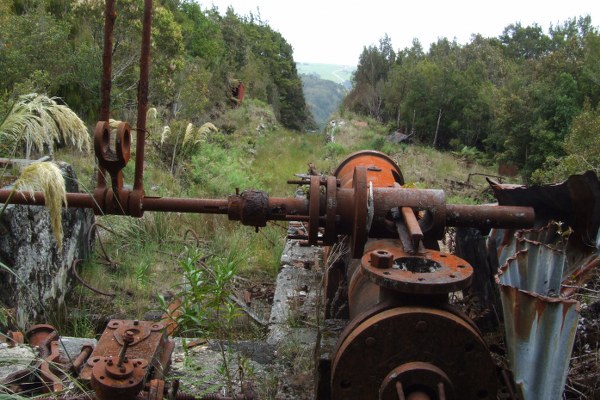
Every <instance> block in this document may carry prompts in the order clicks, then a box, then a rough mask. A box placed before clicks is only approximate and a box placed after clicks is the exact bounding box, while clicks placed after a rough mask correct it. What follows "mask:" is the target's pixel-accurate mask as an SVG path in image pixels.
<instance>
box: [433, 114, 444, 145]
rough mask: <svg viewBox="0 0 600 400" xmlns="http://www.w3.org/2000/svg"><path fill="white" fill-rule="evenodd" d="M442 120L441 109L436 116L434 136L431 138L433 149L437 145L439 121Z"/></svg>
mask: <svg viewBox="0 0 600 400" xmlns="http://www.w3.org/2000/svg"><path fill="white" fill-rule="evenodd" d="M441 120H442V109H441V108H440V113H439V114H438V120H437V125H436V126H435V136H434V137H433V147H435V146H436V144H437V139H438V132H439V130H440V121H441Z"/></svg>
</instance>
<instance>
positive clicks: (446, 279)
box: [0, 0, 535, 400]
mask: <svg viewBox="0 0 600 400" xmlns="http://www.w3.org/2000/svg"><path fill="white" fill-rule="evenodd" d="M151 10H152V0H145V2H144V15H143V32H142V51H141V60H140V83H139V88H138V120H137V126H136V127H135V128H131V127H130V126H129V125H128V124H127V123H125V122H123V123H121V124H120V125H119V126H118V127H117V129H116V132H113V130H111V128H110V125H109V122H108V120H109V108H110V107H109V106H110V87H111V67H112V60H111V58H112V30H113V25H114V21H115V18H116V13H115V8H114V0H107V1H106V9H105V16H106V18H105V35H104V40H105V43H104V56H103V74H102V104H101V110H100V118H99V120H100V121H99V122H98V123H97V125H96V129H95V132H94V146H95V154H96V157H97V160H98V180H97V187H96V188H95V190H94V191H93V193H92V194H86V193H69V194H67V201H68V206H69V207H80V208H91V209H93V210H94V212H95V213H96V214H98V215H104V214H119V215H130V216H136V217H140V216H142V215H143V213H144V212H145V211H176V212H189V213H207V214H226V215H227V216H228V217H229V219H230V220H234V221H240V222H241V223H242V224H244V225H249V226H254V227H256V229H258V228H260V227H264V226H265V225H266V224H267V222H268V221H273V220H282V221H303V222H306V223H308V230H307V235H306V236H305V237H303V238H302V239H305V240H306V241H307V242H308V244H311V245H332V244H334V243H336V242H338V240H340V238H344V239H343V240H347V241H348V245H349V248H350V255H351V258H352V259H353V261H352V262H351V263H349V264H348V267H345V268H344V269H343V270H336V269H330V271H329V273H328V275H327V277H326V290H325V295H326V302H328V303H331V302H332V300H333V297H334V294H335V293H336V291H337V290H338V289H339V287H340V285H341V284H342V282H344V281H346V282H349V284H348V290H347V303H348V309H347V311H346V312H347V314H346V315H345V317H346V318H348V319H349V322H348V325H347V326H346V329H345V330H344V332H343V333H342V335H341V337H340V339H339V342H338V345H337V347H336V349H335V351H334V352H333V353H332V354H331V357H330V359H329V361H328V362H327V363H325V364H326V365H325V366H324V367H323V368H321V376H320V378H319V389H318V392H319V393H318V395H317V397H318V398H320V399H323V400H325V399H335V400H339V399H411V400H416V399H440V400H442V399H459V398H460V399H493V398H495V395H496V384H495V382H496V379H495V367H494V363H493V361H492V359H491V356H490V354H489V352H488V350H487V349H486V345H485V343H484V342H483V340H482V338H481V334H480V333H479V331H478V329H477V327H476V326H475V325H474V324H473V322H472V321H471V320H470V319H469V318H468V317H466V316H465V315H463V314H462V313H461V312H459V311H458V310H457V309H455V308H454V307H452V306H451V305H450V304H448V294H449V293H451V292H456V291H460V290H462V289H464V288H466V287H468V286H469V285H470V282H471V277H472V275H473V267H472V266H471V265H469V264H468V263H467V262H466V261H464V260H462V259H460V258H457V257H455V256H453V255H451V254H447V253H444V252H440V251H439V249H438V245H437V241H438V240H439V239H441V238H442V236H443V233H444V229H445V228H446V227H448V226H469V227H480V228H492V227H500V228H525V227H531V226H532V225H533V222H534V216H535V215H534V210H533V208H530V207H516V206H472V205H450V204H446V202H445V196H444V192H443V191H441V190H429V189H427V190H424V189H413V188H405V187H403V184H404V180H403V176H402V173H401V171H400V168H399V167H398V166H397V165H396V163H395V162H394V161H393V160H392V159H390V158H389V157H388V156H386V155H384V154H382V153H378V152H375V151H363V152H359V153H356V154H353V155H351V156H350V157H348V158H347V159H346V160H345V161H343V162H342V163H341V164H340V166H339V167H338V168H337V169H336V171H335V173H334V174H333V175H331V176H309V177H306V178H304V179H300V180H295V181H289V183H290V184H300V185H306V186H308V192H307V193H308V194H307V196H306V198H288V197H269V196H268V195H267V194H266V193H265V192H262V191H257V190H245V191H243V192H241V193H236V194H234V195H231V196H229V197H228V198H225V199H199V198H164V197H151V196H146V195H145V192H144V186H143V164H144V146H145V137H146V133H147V132H146V128H145V126H146V120H145V118H146V110H147V108H148V106H147V103H148V100H147V96H148V75H149V50H150V28H151V20H152V15H151ZM133 130H135V131H136V133H137V134H136V136H137V140H136V151H135V155H136V162H135V176H134V183H133V186H132V188H127V187H126V186H125V185H124V181H123V173H122V171H123V168H124V167H125V166H126V165H127V163H128V161H129V159H130V154H131V148H130V146H131V143H132V137H131V135H132V133H131V132H132V131H133ZM7 199H9V200H10V202H12V203H16V204H29V205H43V204H44V203H45V199H44V195H43V194H42V193H40V192H36V193H34V194H33V195H30V194H29V193H28V194H25V193H20V192H17V193H14V195H13V194H11V191H10V190H0V201H3V202H5V201H7ZM172 349H173V346H172V342H171V341H169V339H167V337H166V335H165V332H164V326H162V325H161V324H155V323H151V322H145V321H117V320H115V321H111V322H110V323H109V324H108V327H107V328H106V331H105V332H104V334H103V335H102V337H101V339H100V342H99V343H98V346H96V348H95V350H94V351H93V353H92V354H91V355H89V358H87V361H86V363H85V365H84V366H83V369H82V371H81V378H82V379H84V380H88V381H90V382H91V386H92V387H93V388H94V389H95V392H96V396H97V397H98V398H99V399H109V398H111V399H113V398H114V399H117V398H121V399H126V398H135V397H136V396H138V393H140V392H142V393H146V395H145V396H146V398H152V399H161V398H162V397H163V395H164V394H167V389H166V388H165V382H164V381H163V367H164V366H166V365H167V364H168V360H169V359H170V355H171V351H172ZM48 351H49V352H50V354H49V355H48V356H52V354H53V350H52V346H50V348H48ZM86 354H89V351H88V352H87V353H86ZM78 359H79V358H78ZM48 379H50V380H51V381H53V379H54V378H53V377H52V376H51V375H49V376H48ZM53 382H54V381H53ZM55 383H56V384H58V382H55ZM144 390H145V391H144ZM172 395H173V394H172V393H171V396H172Z"/></svg>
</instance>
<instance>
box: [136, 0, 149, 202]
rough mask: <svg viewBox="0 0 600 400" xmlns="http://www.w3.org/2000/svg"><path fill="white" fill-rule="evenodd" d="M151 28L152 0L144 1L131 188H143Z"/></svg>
mask: <svg viewBox="0 0 600 400" xmlns="http://www.w3.org/2000/svg"><path fill="white" fill-rule="evenodd" d="M151 28H152V0H145V1H144V17H143V28H142V50H141V54H140V81H139V86H138V108H137V127H136V129H137V142H136V151H135V178H134V181H133V190H138V191H140V192H143V190H144V148H145V147H146V146H145V142H146V113H147V111H148V76H149V74H150V33H151Z"/></svg>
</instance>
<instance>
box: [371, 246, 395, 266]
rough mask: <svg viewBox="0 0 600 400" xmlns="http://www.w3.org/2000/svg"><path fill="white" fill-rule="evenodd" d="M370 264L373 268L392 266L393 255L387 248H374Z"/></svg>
mask: <svg viewBox="0 0 600 400" xmlns="http://www.w3.org/2000/svg"><path fill="white" fill-rule="evenodd" d="M371 265H372V266H373V267H375V268H381V269H385V268H392V265H394V255H393V254H392V253H390V252H389V251H387V250H375V251H373V252H371Z"/></svg>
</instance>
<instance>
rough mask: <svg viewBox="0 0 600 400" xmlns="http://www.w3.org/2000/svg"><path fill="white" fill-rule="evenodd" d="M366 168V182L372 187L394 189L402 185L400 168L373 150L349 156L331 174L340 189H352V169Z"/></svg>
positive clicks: (385, 156) (388, 158) (402, 179)
mask: <svg viewBox="0 0 600 400" xmlns="http://www.w3.org/2000/svg"><path fill="white" fill-rule="evenodd" d="M357 166H364V167H366V168H367V182H372V183H373V187H394V186H397V185H396V184H398V185H403V184H404V178H403V177H402V172H400V167H399V166H398V164H396V162H394V160H392V159H391V158H390V157H388V156H387V155H385V154H383V153H380V152H379V151H374V150H363V151H359V152H356V153H353V154H351V155H349V156H348V157H347V158H346V159H345V160H344V161H342V162H341V163H340V165H339V166H338V167H337V168H336V170H335V172H334V173H333V174H334V175H335V176H336V178H338V180H339V181H340V184H341V187H342V188H351V187H352V177H353V174H354V168H356V167H357Z"/></svg>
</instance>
